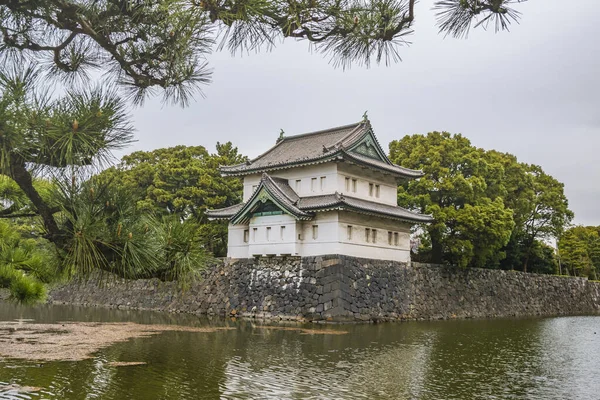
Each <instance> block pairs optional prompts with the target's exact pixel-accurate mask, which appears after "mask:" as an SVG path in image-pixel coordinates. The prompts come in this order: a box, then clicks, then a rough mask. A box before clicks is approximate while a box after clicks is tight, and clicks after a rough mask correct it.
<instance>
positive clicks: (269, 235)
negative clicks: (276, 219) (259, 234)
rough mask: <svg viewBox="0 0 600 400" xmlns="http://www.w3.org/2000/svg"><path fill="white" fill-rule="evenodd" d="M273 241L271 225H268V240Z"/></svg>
mask: <svg viewBox="0 0 600 400" xmlns="http://www.w3.org/2000/svg"><path fill="white" fill-rule="evenodd" d="M269 241H271V227H270V226H267V242H269Z"/></svg>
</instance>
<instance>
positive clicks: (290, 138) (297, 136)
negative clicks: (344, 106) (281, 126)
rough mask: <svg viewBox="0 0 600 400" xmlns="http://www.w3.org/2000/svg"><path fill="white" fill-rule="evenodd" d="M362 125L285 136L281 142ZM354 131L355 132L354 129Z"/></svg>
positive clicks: (356, 125)
mask: <svg viewBox="0 0 600 400" xmlns="http://www.w3.org/2000/svg"><path fill="white" fill-rule="evenodd" d="M361 124H362V121H361V122H355V123H353V124H347V125H340V126H335V127H333V128H327V129H321V130H318V131H313V132H306V133H299V134H297V135H291V136H284V137H283V140H281V142H283V141H286V140H288V141H289V140H294V139H298V138H303V137H306V136H311V135H320V134H323V133H328V132H334V131H339V130H342V129H348V128H351V127H355V128H356V127H358V126H359V125H361ZM352 131H354V129H353V130H352Z"/></svg>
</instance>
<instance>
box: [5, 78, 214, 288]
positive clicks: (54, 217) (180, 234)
mask: <svg viewBox="0 0 600 400" xmlns="http://www.w3.org/2000/svg"><path fill="white" fill-rule="evenodd" d="M37 78H38V76H37V75H36V73H35V72H33V70H32V69H25V70H24V71H23V72H19V71H16V70H15V71H12V73H11V74H5V73H4V74H3V73H0V90H1V94H0V161H1V162H0V172H1V173H3V174H4V175H5V176H6V177H9V178H10V179H11V180H12V181H14V183H15V184H16V186H18V189H19V190H18V191H20V193H17V192H18V191H17V190H16V188H15V187H14V185H12V184H5V185H4V188H5V194H12V199H13V200H12V201H9V202H8V203H11V204H10V205H9V207H7V208H6V209H5V210H4V211H3V212H0V216H1V217H5V218H6V217H9V218H10V217H15V216H20V215H23V213H22V212H21V213H20V214H15V213H13V211H15V210H17V209H20V210H22V209H23V208H24V207H25V208H28V209H29V210H31V211H32V213H33V214H34V215H39V216H40V217H41V219H42V221H43V226H44V230H45V238H46V239H48V240H49V241H50V242H52V243H53V244H54V245H56V248H57V250H58V254H59V255H60V257H61V262H60V266H61V270H63V271H66V272H67V273H68V274H69V275H72V274H83V275H89V274H90V273H92V272H94V271H99V270H100V271H109V272H112V273H116V274H118V275H119V276H122V277H125V278H137V277H150V276H157V277H161V278H163V279H174V278H182V277H183V273H182V271H187V272H191V271H194V270H196V269H197V268H198V267H201V266H202V265H203V264H202V261H204V260H205V258H206V257H204V251H203V250H202V249H201V248H199V246H198V244H197V241H195V240H194V233H193V232H192V231H193V230H190V229H187V228H186V227H184V226H181V227H179V226H175V225H173V221H168V222H167V221H164V224H165V225H164V226H162V225H161V224H163V221H162V220H158V219H154V218H152V216H151V215H144V214H142V213H141V212H140V211H139V210H138V209H137V208H136V202H135V200H134V199H133V198H132V196H131V193H128V192H127V191H126V190H124V189H121V188H119V187H117V186H116V185H113V184H112V182H110V181H107V180H103V179H100V178H97V177H94V176H93V172H94V170H95V169H97V168H98V167H99V166H102V165H103V164H105V163H106V162H107V161H108V160H110V157H111V152H112V150H115V149H119V148H122V147H123V146H125V145H127V144H128V143H130V142H131V140H132V131H133V129H132V128H131V125H130V123H129V120H128V117H127V114H126V108H125V105H124V103H123V101H122V100H121V99H120V98H119V97H118V96H116V95H115V94H114V93H113V92H111V91H105V90H100V89H97V90H92V91H91V92H89V93H79V92H69V93H67V94H66V95H65V96H64V97H61V98H58V99H52V98H51V97H50V96H48V95H45V94H41V95H40V94H38V93H36V91H35V90H34V85H35V84H36V80H37ZM36 177H37V179H38V180H39V177H44V178H45V179H46V182H47V181H51V182H52V187H53V188H54V189H53V194H52V195H51V196H49V195H48V193H44V192H40V191H39V190H38V189H39V188H40V184H39V183H37V184H36ZM1 188H2V187H0V189H1ZM11 191H12V192H11ZM23 198H26V199H27V200H28V201H29V202H30V205H29V206H27V205H24V204H23V203H24V201H23ZM13 205H17V206H16V207H12V206H13ZM11 208H12V211H10V210H11ZM177 223H178V224H181V222H179V221H178V222H177ZM165 232H168V234H166V233H165ZM183 243H185V245H184V244H183ZM196 255H198V256H196Z"/></svg>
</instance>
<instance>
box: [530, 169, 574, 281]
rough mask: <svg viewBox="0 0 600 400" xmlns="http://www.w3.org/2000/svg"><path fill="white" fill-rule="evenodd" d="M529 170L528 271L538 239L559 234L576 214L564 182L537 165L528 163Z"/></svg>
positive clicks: (546, 238)
mask: <svg viewBox="0 0 600 400" xmlns="http://www.w3.org/2000/svg"><path fill="white" fill-rule="evenodd" d="M526 170H527V174H528V176H529V177H530V178H531V179H530V180H529V182H530V183H531V191H530V194H529V196H528V199H529V200H530V201H529V203H528V204H529V209H528V210H527V212H526V213H525V221H524V225H523V246H524V252H525V259H524V261H523V271H527V267H528V263H529V259H530V257H531V254H532V251H533V248H534V246H535V242H536V240H548V239H554V238H557V237H559V236H560V235H561V233H562V232H563V230H564V228H565V227H566V226H567V225H568V224H569V223H570V222H571V220H572V219H573V217H574V214H573V212H572V211H571V210H569V201H568V200H567V196H565V193H564V185H563V184H562V183H560V182H559V181H557V180H556V179H555V178H553V177H552V176H550V175H548V174H546V173H545V172H544V171H543V170H542V168H541V167H540V166H538V165H526Z"/></svg>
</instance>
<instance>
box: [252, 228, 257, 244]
mask: <svg viewBox="0 0 600 400" xmlns="http://www.w3.org/2000/svg"><path fill="white" fill-rule="evenodd" d="M257 231H258V228H252V241H253V242H256V232H257Z"/></svg>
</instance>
